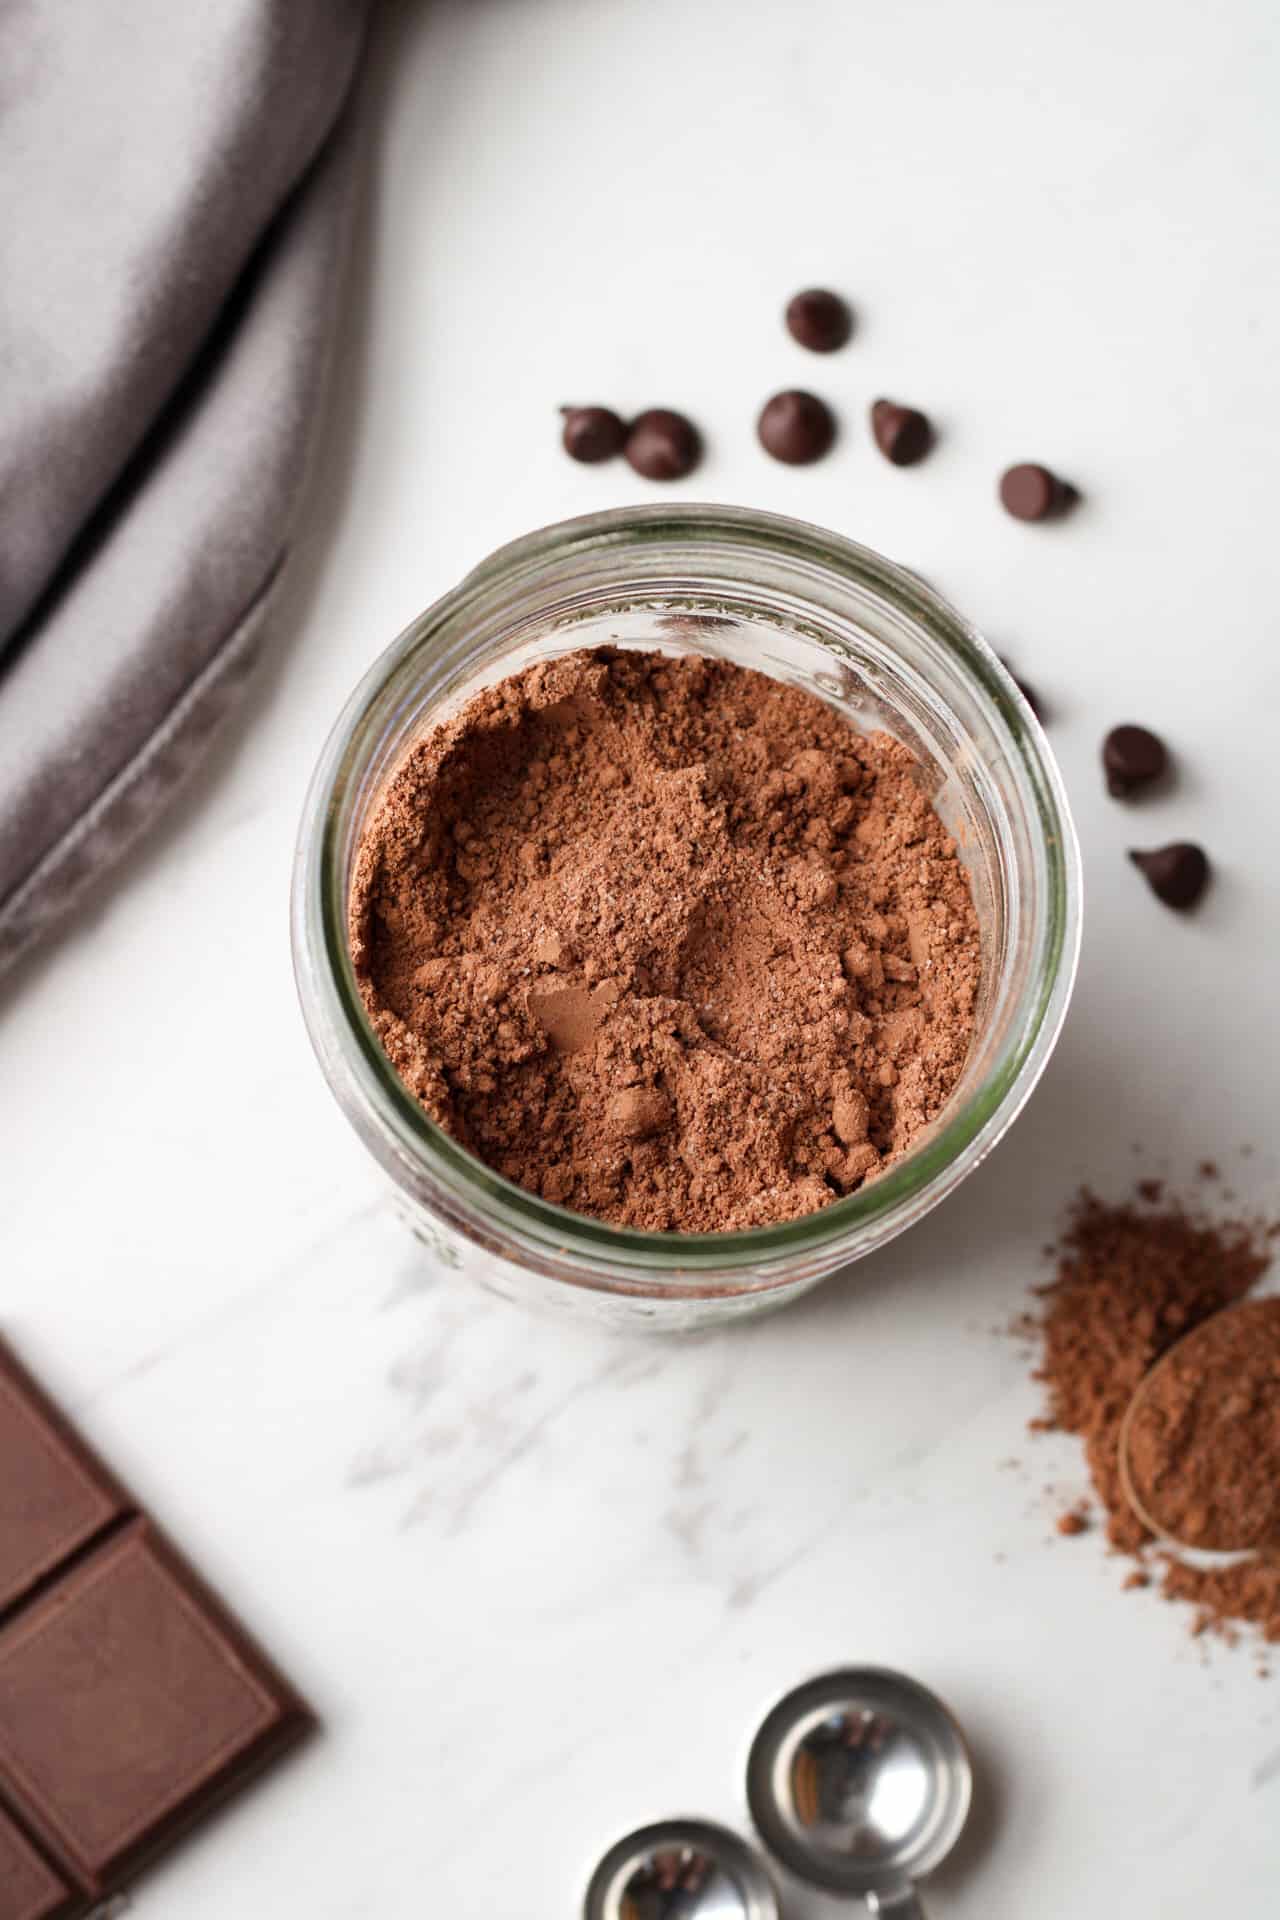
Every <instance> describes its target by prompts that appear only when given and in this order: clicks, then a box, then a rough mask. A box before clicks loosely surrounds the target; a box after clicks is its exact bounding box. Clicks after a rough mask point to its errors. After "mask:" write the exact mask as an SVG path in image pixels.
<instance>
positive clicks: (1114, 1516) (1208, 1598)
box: [1032, 1183, 1280, 1641]
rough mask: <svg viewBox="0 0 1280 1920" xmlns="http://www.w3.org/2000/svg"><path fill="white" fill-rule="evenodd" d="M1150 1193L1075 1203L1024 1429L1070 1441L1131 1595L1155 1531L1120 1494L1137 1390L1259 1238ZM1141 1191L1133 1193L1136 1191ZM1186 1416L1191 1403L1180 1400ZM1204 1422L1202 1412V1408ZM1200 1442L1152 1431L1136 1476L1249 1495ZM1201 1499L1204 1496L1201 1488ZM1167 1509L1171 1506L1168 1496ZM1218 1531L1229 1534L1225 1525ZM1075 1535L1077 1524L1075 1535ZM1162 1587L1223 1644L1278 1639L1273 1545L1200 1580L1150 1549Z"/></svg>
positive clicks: (1262, 1252)
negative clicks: (1125, 1569)
mask: <svg viewBox="0 0 1280 1920" xmlns="http://www.w3.org/2000/svg"><path fill="white" fill-rule="evenodd" d="M1143 1186H1144V1187H1145V1188H1146V1190H1147V1191H1146V1194H1145V1196H1143V1197H1144V1198H1145V1204H1140V1203H1139V1202H1134V1203H1124V1204H1120V1205H1108V1204H1106V1203H1104V1202H1103V1201H1101V1200H1098V1199H1097V1198H1095V1197H1094V1196H1093V1195H1092V1194H1087V1193H1086V1194H1083V1195H1082V1196H1081V1197H1080V1199H1079V1201H1078V1202H1077V1203H1076V1206H1075V1209H1074V1211H1073V1213H1072V1216H1071V1218H1070V1221H1069V1223H1068V1227H1067V1231H1066V1233H1065V1234H1064V1236H1063V1238H1062V1241H1061V1243H1060V1246H1059V1248H1058V1249H1057V1254H1058V1271H1057V1276H1056V1278H1055V1279H1054V1280H1053V1281H1052V1282H1050V1284H1049V1285H1048V1286H1046V1287H1044V1288H1042V1289H1041V1290H1040V1292H1041V1297H1042V1299H1043V1301H1044V1306H1043V1309H1042V1311H1041V1313H1040V1315H1039V1317H1038V1319H1037V1320H1036V1321H1035V1322H1034V1325H1035V1327H1036V1329H1037V1331H1038V1333H1039V1336H1040V1339H1041V1342H1042V1361H1041V1365H1040V1367H1039V1368H1038V1370H1037V1372H1036V1375H1035V1377H1036V1378H1037V1379H1038V1380H1041V1381H1043V1383H1044V1386H1045V1390H1046V1394H1047V1399H1048V1407H1047V1411H1046V1413H1045V1414H1044V1415H1043V1416H1042V1417H1041V1418H1039V1419H1037V1420H1035V1421H1033V1422H1032V1425H1033V1427H1035V1428H1037V1429H1039V1430H1041V1431H1048V1430H1056V1429H1061V1430H1063V1431H1065V1432H1068V1433H1076V1434H1079V1435H1080V1437H1081V1439H1082V1440H1083V1441H1084V1446H1085V1456H1086V1459H1087V1462H1088V1466H1089V1472H1090V1475H1091V1477H1092V1480H1093V1484H1094V1487H1095V1488H1096V1490H1097V1493H1098V1496H1099V1498H1100V1500H1101V1502H1102V1505H1103V1508H1104V1509H1105V1512H1106V1514H1107V1527H1106V1533H1107V1539H1108V1541H1109V1542H1110V1544H1111V1546H1112V1547H1113V1548H1114V1549H1116V1550H1117V1551H1119V1552H1122V1553H1126V1554H1131V1555H1133V1556H1134V1557H1135V1558H1136V1559H1137V1561H1138V1567H1137V1568H1136V1569H1135V1574H1136V1577H1135V1575H1131V1576H1130V1577H1129V1579H1128V1580H1127V1581H1126V1583H1125V1584H1126V1585H1127V1586H1134V1587H1137V1586H1142V1585H1145V1584H1147V1562H1148V1559H1149V1556H1150V1552H1151V1549H1152V1547H1153V1545H1154V1541H1153V1536H1152V1535H1151V1534H1150V1533H1149V1532H1148V1530H1147V1529H1146V1527H1145V1526H1144V1525H1143V1524H1142V1522H1141V1521H1140V1520H1139V1519H1138V1518H1137V1516H1136V1515H1135V1514H1134V1512H1133V1510H1132V1508H1131V1507H1130V1505H1129V1503H1128V1500H1127V1499H1126V1497H1125V1493H1124V1489H1123V1486H1122V1483H1121V1477H1120V1466H1119V1440H1120V1428H1121V1425H1122V1423H1123V1420H1124V1417H1125V1414H1126V1412H1127V1410H1128V1407H1129V1403H1130V1401H1131V1399H1132V1398H1133V1394H1134V1391H1135V1389H1136V1388H1137V1387H1138V1386H1139V1385H1140V1383H1141V1382H1142V1380H1143V1379H1144V1377H1145V1376H1146V1374H1147V1373H1148V1371H1149V1370H1150V1368H1151V1367H1152V1366H1153V1365H1154V1364H1155V1362H1156V1361H1158V1360H1159V1359H1160V1357H1161V1356H1162V1355H1163V1354H1164V1353H1166V1352H1167V1351H1168V1349H1170V1348H1171V1347H1172V1346H1173V1345H1174V1344H1175V1343H1176V1342H1177V1341H1179V1340H1181V1339H1182V1338H1183V1337H1184V1336H1185V1335H1186V1334H1188V1333H1189V1332H1191V1331H1192V1329H1194V1328H1196V1327H1198V1326H1200V1325H1202V1324H1203V1323H1204V1322H1206V1321H1209V1320H1210V1319H1211V1317H1212V1316H1213V1315H1215V1314H1217V1313H1219V1312H1220V1311H1221V1310H1222V1309H1223V1308H1227V1307H1231V1306H1232V1305H1233V1304H1234V1303H1235V1302H1237V1301H1240V1300H1242V1299H1243V1298H1244V1296H1245V1295H1246V1294H1247V1293H1248V1292H1249V1291H1250V1289H1251V1288H1252V1287H1253V1286H1254V1285H1255V1284H1256V1282H1257V1281H1258V1279H1259V1278H1260V1276H1261V1275H1262V1274H1263V1273H1264V1272H1265V1270H1266V1268H1267V1266H1268V1264H1269V1261H1270V1253H1269V1250H1268V1247H1267V1244H1266V1243H1267V1234H1266V1232H1265V1231H1264V1230H1263V1229H1262V1228H1261V1227H1259V1226H1257V1225H1255V1224H1247V1223H1228V1224H1224V1223H1221V1222H1215V1221H1211V1220H1208V1219H1205V1218H1202V1217H1199V1216H1198V1215H1194V1214H1192V1213H1190V1212H1188V1211H1187V1210H1186V1209H1184V1208H1183V1207H1182V1206H1181V1205H1179V1204H1178V1203H1177V1202H1175V1201H1172V1200H1170V1199H1168V1198H1167V1197H1166V1196H1165V1194H1164V1191H1163V1187H1154V1188H1153V1187H1152V1185H1151V1183H1143ZM1139 1191H1140V1194H1141V1192H1142V1189H1140V1190H1139ZM1178 1398H1179V1411H1180V1412H1181V1414H1182V1415H1183V1416H1186V1415H1187V1413H1188V1410H1189V1408H1190V1407H1191V1405H1192V1403H1193V1401H1194V1400H1195V1398H1196V1396H1195V1395H1194V1394H1193V1393H1191V1392H1190V1391H1188V1392H1187V1393H1186V1394H1185V1395H1182V1396H1178ZM1201 1404H1202V1406H1203V1409H1204V1411H1205V1413H1206V1415H1207V1416H1209V1417H1214V1418H1216V1416H1215V1415H1213V1414H1212V1409H1211V1403H1210V1402H1202V1403H1201ZM1203 1439H1204V1436H1203V1435H1202V1434H1201V1435H1197V1434H1195V1433H1193V1432H1192V1431H1191V1430H1190V1428H1189V1427H1188V1425H1187V1424H1185V1418H1184V1423H1183V1424H1182V1425H1181V1426H1179V1425H1177V1424H1176V1423H1175V1424H1173V1425H1170V1426H1168V1427H1166V1428H1164V1429H1163V1431H1161V1432H1157V1430H1156V1428H1155V1427H1154V1426H1150V1427H1148V1429H1147V1430H1146V1434H1145V1444H1146V1447H1147V1452H1146V1456H1145V1458H1144V1460H1143V1464H1142V1471H1143V1473H1144V1475H1145V1476H1146V1477H1147V1478H1148V1479H1152V1480H1154V1479H1161V1480H1163V1482H1164V1484H1165V1486H1166V1496H1167V1478H1165V1477H1166V1476H1167V1475H1169V1474H1174V1473H1177V1472H1178V1471H1179V1470H1180V1467H1179V1463H1180V1462H1181V1467H1182V1470H1185V1469H1186V1467H1187V1465H1188V1463H1190V1464H1191V1465H1192V1467H1193V1470H1194V1472H1195V1473H1196V1474H1197V1475H1199V1476H1201V1477H1203V1478H1206V1479H1208V1478H1212V1479H1213V1481H1214V1487H1215V1492H1214V1495H1213V1499H1214V1504H1215V1512H1216V1513H1217V1514H1218V1517H1219V1519H1221V1517H1222V1510H1223V1509H1228V1510H1229V1509H1231V1507H1232V1506H1233V1503H1235V1502H1236V1501H1237V1500H1239V1499H1243V1498H1245V1497H1246V1491H1247V1490H1246V1488H1245V1484H1244V1482H1243V1481H1242V1480H1241V1479H1240V1477H1239V1476H1237V1475H1236V1474H1235V1470H1234V1467H1233V1460H1232V1455H1231V1453H1230V1451H1229V1450H1228V1451H1223V1450H1222V1449H1220V1448H1219V1449H1216V1450H1215V1449H1214V1448H1212V1447H1211V1446H1206V1445H1204V1444H1202V1441H1203ZM1202 1492H1203V1489H1202ZM1172 1504H1173V1506H1174V1508H1176V1509H1180V1507H1181V1505H1182V1504H1183V1503H1181V1502H1180V1501H1178V1500H1177V1499H1176V1498H1175V1499H1174V1500H1173V1503H1172ZM1227 1524H1228V1525H1230V1520H1229V1519H1228V1521H1227ZM1071 1530H1072V1531H1074V1529H1071ZM1156 1557H1157V1562H1158V1566H1159V1569H1160V1586H1161V1590H1162V1591H1163V1593H1164V1594H1165V1595H1166V1596H1167V1597H1168V1598H1171V1599H1179V1600H1189V1601H1191V1602H1192V1603H1193V1604H1194V1605H1195V1607H1196V1609H1197V1612H1196V1615H1195V1618H1194V1621H1193V1631H1195V1632H1200V1631H1203V1630H1204V1628H1205V1627H1212V1628H1215V1629H1217V1630H1218V1631H1220V1632H1223V1633H1225V1634H1227V1635H1228V1636H1229V1635H1230V1634H1231V1633H1232V1631H1233V1623H1234V1622H1241V1621H1243V1622H1248V1623H1251V1624H1254V1625H1256V1626H1257V1627H1259V1628H1260V1629H1261V1631H1262V1633H1263V1635H1264V1637H1265V1638H1266V1639H1268V1640H1273V1641H1274V1640H1280V1554H1277V1553H1275V1552H1272V1551H1270V1550H1268V1551H1264V1552H1260V1553H1258V1554H1256V1555H1255V1556H1254V1557H1253V1558H1251V1559H1249V1560H1247V1561H1242V1562H1240V1563H1238V1564H1236V1565H1234V1566H1230V1567H1224V1568H1220V1569H1217V1570H1214V1571H1206V1570H1203V1569H1198V1568H1194V1567H1192V1566H1190V1565H1189V1564H1187V1563H1186V1562H1183V1561H1180V1560H1178V1559H1177V1558H1176V1557H1174V1556H1172V1555H1169V1554H1159V1553H1158V1554H1157V1556H1156Z"/></svg>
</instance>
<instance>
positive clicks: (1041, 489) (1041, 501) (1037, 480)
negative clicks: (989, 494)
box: [1000, 463, 1078, 520]
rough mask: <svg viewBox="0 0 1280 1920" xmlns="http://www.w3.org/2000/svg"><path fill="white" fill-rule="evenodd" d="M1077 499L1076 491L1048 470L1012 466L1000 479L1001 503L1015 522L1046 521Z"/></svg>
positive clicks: (1028, 464) (1025, 465)
mask: <svg viewBox="0 0 1280 1920" xmlns="http://www.w3.org/2000/svg"><path fill="white" fill-rule="evenodd" d="M1077 498H1078V495H1077V493H1076V490H1075V488H1074V487H1072V486H1068V484H1067V482H1066V481H1065V480H1059V479H1058V477H1057V475H1056V474H1053V473H1050V471H1049V469H1048V467H1037V466H1034V465H1032V464H1030V463H1025V464H1024V465H1022V466H1017V467H1009V468H1007V469H1006V471H1005V472H1004V473H1002V474H1001V476H1000V502H1001V505H1002V506H1003V507H1004V509H1005V511H1006V512H1007V513H1011V514H1012V515H1013V517H1014V519H1015V520H1047V519H1049V518H1050V516H1051V515H1053V514H1055V513H1062V512H1063V511H1064V510H1065V509H1066V508H1067V507H1068V506H1070V505H1071V504H1072V502H1073V501H1075V500H1076V499H1077Z"/></svg>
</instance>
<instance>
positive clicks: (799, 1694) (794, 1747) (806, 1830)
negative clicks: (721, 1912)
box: [735, 1667, 973, 1920]
mask: <svg viewBox="0 0 1280 1920" xmlns="http://www.w3.org/2000/svg"><path fill="white" fill-rule="evenodd" d="M972 1797H973V1769H972V1765H971V1763H970V1759H969V1752H968V1748H967V1747H966V1746H965V1742H964V1736H963V1734H962V1733H961V1731H960V1728H959V1727H958V1725H957V1724H956V1722H955V1720H954V1719H953V1718H952V1716H951V1714H950V1713H949V1712H948V1711H947V1709H946V1707H944V1706H943V1704H942V1702H941V1700H939V1699H937V1698H936V1697H935V1695H933V1694H932V1693H930V1692H929V1691H928V1689H927V1688H925V1687H922V1686H920V1685H919V1684H918V1682H916V1681H914V1680H910V1679H908V1678H907V1676H906V1675H905V1674H901V1673H893V1672H890V1671H889V1670H888V1669H887V1668H884V1667H848V1668H845V1669H843V1670H842V1671H840V1672H837V1673H828V1674H823V1675H822V1676H820V1677H819V1678H818V1679H816V1680H809V1681H806V1682H805V1684H804V1685H803V1686H800V1687H796V1688H795V1689H794V1690H793V1691H792V1692H791V1693H788V1694H786V1695H785V1696H784V1697H783V1699H781V1700H779V1702H778V1704H777V1705H776V1706H775V1707H774V1708H773V1709H772V1711H771V1712H770V1713H769V1714H768V1715H767V1717H766V1718H765V1720H764V1723H763V1724H762V1726H761V1728H760V1730H759V1732H758V1733H757V1734H756V1737H755V1739H754V1740H753V1742H752V1744H751V1751H750V1754H749V1756H748V1760H747V1800H748V1803H749V1805H750V1808H751V1817H752V1819H753V1820H754V1822H755V1825H756V1831H757V1832H758V1833H759V1835H760V1838H761V1839H762V1840H763V1841H764V1843H765V1845H766V1846H767V1847H768V1849H769V1851H770V1852H771V1853H772V1854H773V1855H774V1857H775V1858H776V1859H778V1860H780V1861H781V1862H782V1863H783V1865H784V1866H786V1867H789V1868H790V1870H791V1872H792V1873H794V1874H795V1875H796V1876H797V1877H798V1878H799V1879H801V1880H807V1881H809V1882H810V1884H811V1885H813V1886H818V1887H824V1888H826V1889H828V1890H829V1891H831V1892H833V1893H849V1894H860V1895H861V1896H862V1897H863V1899H865V1901H866V1902H867V1905H868V1906H869V1907H870V1909H871V1911H872V1912H873V1913H876V1914H885V1915H892V1916H893V1920H923V1913H924V1909H923V1908H922V1907H921V1905H920V1902H919V1900H918V1899H917V1897H916V1891H915V1882H916V1881H917V1880H919V1879H923V1878H924V1876H925V1875H926V1874H928V1873H931V1872H932V1871H933V1869H934V1868H935V1867H936V1866H937V1865H938V1864H939V1863H940V1861H941V1860H942V1859H943V1858H944V1857H945V1855H946V1854H948V1853H949V1852H950V1850H951V1848H952V1847H953V1846H954V1844H955V1842H956V1840H957V1839H958V1838H959V1836H960V1830H961V1828H962V1827H963V1826H964V1823H965V1820H966V1818H967V1816H968V1812H969V1806H970V1802H971V1800H972ZM735 1920H736V1914H735Z"/></svg>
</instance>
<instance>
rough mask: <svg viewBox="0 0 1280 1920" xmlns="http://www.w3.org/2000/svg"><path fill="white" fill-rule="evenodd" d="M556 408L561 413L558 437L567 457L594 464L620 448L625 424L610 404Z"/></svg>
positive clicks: (624, 433)
mask: <svg viewBox="0 0 1280 1920" xmlns="http://www.w3.org/2000/svg"><path fill="white" fill-rule="evenodd" d="M560 411H561V413H562V414H563V415H564V429H563V431H562V433H561V435H560V438H561V440H562V442H563V444H564V450H565V452H566V453H567V454H568V456H569V458H570V459H571V460H583V461H586V462H587V463H588V464H594V462H595V461H597V460H612V458H613V456H614V454H615V453H621V452H622V443H623V441H624V440H625V439H626V437H627V429H626V424H625V422H624V421H622V420H620V419H619V418H618V416H617V414H616V413H614V411H613V409H612V408H611V407H561V409H560Z"/></svg>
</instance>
